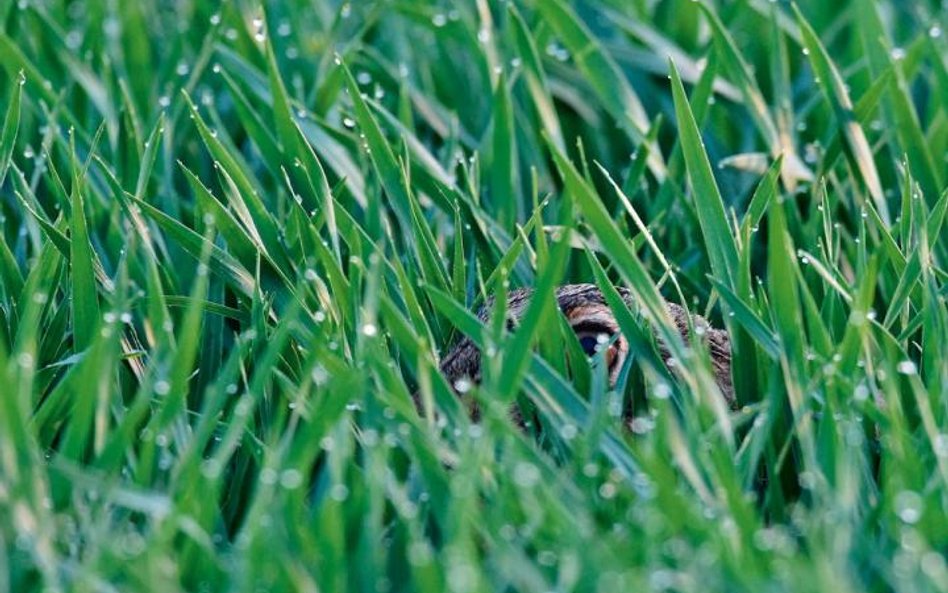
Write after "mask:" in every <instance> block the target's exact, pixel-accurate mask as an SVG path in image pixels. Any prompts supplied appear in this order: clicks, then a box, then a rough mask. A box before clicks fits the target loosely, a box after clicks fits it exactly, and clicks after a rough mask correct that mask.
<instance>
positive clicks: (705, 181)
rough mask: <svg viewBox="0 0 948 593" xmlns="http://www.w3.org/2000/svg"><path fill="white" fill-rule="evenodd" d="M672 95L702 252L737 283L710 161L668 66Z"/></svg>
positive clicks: (722, 275) (678, 80) (674, 72)
mask: <svg viewBox="0 0 948 593" xmlns="http://www.w3.org/2000/svg"><path fill="white" fill-rule="evenodd" d="M671 85H672V96H673V98H674V102H675V115H676V117H677V119H678V132H679V134H680V142H681V148H682V153H683V154H684V156H685V165H686V167H687V169H688V179H689V180H690V181H691V189H692V191H693V195H694V202H695V209H696V211H697V213H698V222H699V224H700V227H701V235H702V237H704V244H705V249H706V251H707V254H708V259H709V260H710V261H711V269H712V271H713V272H714V275H715V276H716V277H717V278H718V279H719V280H721V281H722V282H724V283H726V284H728V285H729V286H735V284H736V281H737V245H736V244H735V242H734V235H733V234H732V231H731V227H730V225H729V224H728V221H727V214H726V213H725V211H724V201H723V200H722V199H721V192H720V191H719V190H718V185H717V182H716V181H715V180H714V173H712V171H711V162H710V161H709V160H708V154H707V153H706V152H705V150H704V142H703V141H702V140H701V134H700V132H699V131H698V124H697V122H696V121H695V118H694V114H693V113H692V112H691V107H690V106H689V104H688V98H687V96H686V95H685V88H684V87H683V86H682V84H681V78H680V77H679V76H678V70H677V69H676V68H675V66H674V64H672V65H671Z"/></svg>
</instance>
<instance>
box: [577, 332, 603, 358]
mask: <svg viewBox="0 0 948 593" xmlns="http://www.w3.org/2000/svg"><path fill="white" fill-rule="evenodd" d="M579 345H580V346H582V347H583V352H585V353H586V356H594V355H595V354H596V348H597V347H598V346H599V337H598V336H593V335H589V334H587V335H585V336H579Z"/></svg>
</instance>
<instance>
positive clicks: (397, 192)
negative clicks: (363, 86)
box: [343, 65, 411, 228]
mask: <svg viewBox="0 0 948 593" xmlns="http://www.w3.org/2000/svg"><path fill="white" fill-rule="evenodd" d="M343 68H344V69H345V73H346V88H347V89H348V91H349V98H350V99H351V100H352V104H353V107H354V108H355V116H356V122H357V124H358V126H359V130H360V131H361V132H362V133H363V134H365V148H366V149H367V151H368V152H369V159H370V160H371V161H372V165H373V167H374V168H375V172H376V174H377V175H378V176H379V179H380V181H381V183H382V187H383V188H384V189H385V193H386V194H388V196H389V199H390V200H391V203H392V207H393V208H394V210H395V212H396V214H397V215H398V219H399V222H400V223H401V224H402V227H403V228H408V227H410V226H411V222H410V221H411V215H410V213H409V206H408V196H407V194H406V191H405V188H404V186H403V185H402V171H401V167H399V166H398V162H397V161H396V160H395V153H394V152H393V150H392V147H391V145H390V144H389V143H388V141H387V140H386V139H385V135H384V134H383V133H382V128H381V127H379V124H378V122H377V121H376V120H375V117H374V116H373V115H372V112H371V110H370V109H369V107H368V105H367V104H366V101H365V99H363V98H362V91H361V90H360V89H359V85H358V84H357V83H356V81H355V78H353V77H352V73H351V72H349V69H348V67H347V66H345V65H343Z"/></svg>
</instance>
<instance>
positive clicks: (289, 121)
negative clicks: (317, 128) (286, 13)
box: [265, 37, 298, 155]
mask: <svg viewBox="0 0 948 593" xmlns="http://www.w3.org/2000/svg"><path fill="white" fill-rule="evenodd" d="M265 52H266V58H267V75H268V76H269V80H270V93H271V94H272V96H273V125H274V128H275V129H276V137H277V139H278V140H279V142H280V146H281V148H282V149H283V154H285V155H294V154H296V153H297V152H298V148H297V140H298V138H297V135H296V122H295V121H294V119H293V109H292V107H291V106H290V99H289V96H288V95H287V92H286V86H285V85H284V84H283V79H282V78H281V77H280V70H279V66H277V60H276V56H275V55H274V53H273V44H272V43H271V41H270V38H269V37H268V38H267V41H266V47H265Z"/></svg>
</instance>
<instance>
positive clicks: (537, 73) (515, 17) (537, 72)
mask: <svg viewBox="0 0 948 593" xmlns="http://www.w3.org/2000/svg"><path fill="white" fill-rule="evenodd" d="M507 11H508V14H509V16H510V22H511V23H512V24H513V32H514V37H515V38H516V41H517V48H518V53H519V56H520V59H521V60H523V64H524V77H525V80H526V84H527V88H528V89H529V90H530V97H531V98H532V99H533V105H534V109H536V110H537V114H538V115H539V117H540V121H541V122H543V129H544V130H545V131H546V133H547V134H548V135H549V136H550V139H551V141H552V142H553V143H554V144H555V145H556V147H557V148H558V149H560V150H562V151H565V150H566V141H565V140H564V139H563V129H562V126H561V125H560V119H559V116H558V115H557V113H556V107H555V106H554V104H553V98H552V96H551V95H550V90H549V89H550V87H549V83H548V82H547V79H546V72H545V71H544V70H543V62H541V60H540V54H539V52H538V51H537V47H536V41H535V40H534V38H533V35H532V34H531V33H530V29H529V28H528V27H527V23H525V22H524V20H523V16H521V14H520V12H519V11H518V10H517V7H516V6H515V5H514V4H513V3H510V4H508V5H507Z"/></svg>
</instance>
